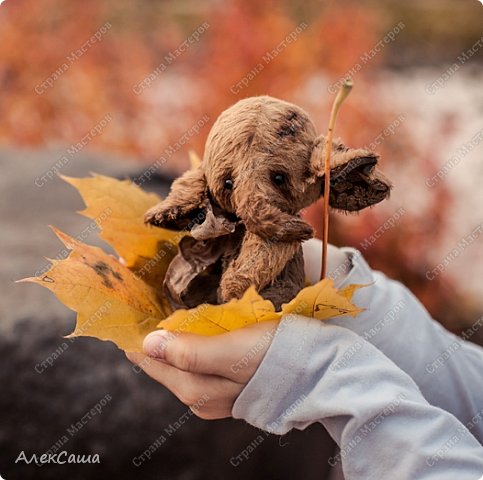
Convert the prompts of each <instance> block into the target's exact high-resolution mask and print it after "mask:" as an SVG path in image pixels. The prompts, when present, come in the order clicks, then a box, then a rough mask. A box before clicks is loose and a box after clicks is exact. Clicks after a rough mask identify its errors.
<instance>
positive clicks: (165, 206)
mask: <svg viewBox="0 0 483 480" xmlns="http://www.w3.org/2000/svg"><path fill="white" fill-rule="evenodd" d="M207 203H208V195H207V186H206V178H205V175H204V173H203V171H202V170H201V168H197V169H196V170H188V171H187V172H185V173H184V174H183V175H182V176H181V177H179V178H178V179H176V180H175V181H174V182H173V185H172V186H171V190H170V192H169V195H168V196H167V197H166V198H165V199H164V200H163V201H162V202H160V203H158V204H157V205H155V206H154V207H152V208H150V209H149V210H148V211H147V212H146V214H145V216H144V221H145V222H146V223H150V224H151V225H156V226H158V227H164V228H171V229H177V230H181V229H183V228H186V227H187V226H188V225H189V224H190V222H193V220H195V221H196V216H197V214H199V215H200V219H199V221H198V222H196V223H201V222H202V220H203V218H201V216H202V212H203V209H204V207H206V204H207Z"/></svg>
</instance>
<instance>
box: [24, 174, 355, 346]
mask: <svg viewBox="0 0 483 480" xmlns="http://www.w3.org/2000/svg"><path fill="white" fill-rule="evenodd" d="M63 178H64V179H65V180H66V181H68V182H69V183H70V184H71V185H73V186H74V187H76V188H77V189H78V190H79V192H80V193H81V195H82V197H83V199H84V202H85V204H86V209H85V210H84V211H83V212H82V213H83V214H84V215H86V216H88V217H89V218H93V219H95V220H96V219H97V218H100V216H101V215H102V213H103V212H106V211H107V212H110V213H109V215H108V216H107V217H105V218H103V221H102V223H101V222H100V223H101V225H100V227H101V237H102V238H103V239H105V240H106V241H107V242H108V243H109V244H110V245H112V246H113V248H114V249H115V250H116V252H117V253H119V254H120V255H121V256H122V257H123V258H124V259H125V260H126V262H125V263H126V265H124V264H123V263H122V262H120V261H119V260H118V259H117V258H115V257H113V256H111V255H108V254H107V253H105V252H103V251H102V250H101V249H100V248H97V247H92V246H89V245H86V244H83V243H82V242H80V241H77V240H75V239H73V238H71V237H69V236H68V235H66V234H64V233H62V232H59V231H57V230H55V229H54V231H55V233H56V234H57V236H58V237H59V238H60V239H61V241H62V242H63V243H64V244H65V245H66V247H67V248H69V249H70V250H71V253H70V255H69V256H68V257H67V258H66V259H64V260H60V261H57V260H52V266H51V268H50V269H49V270H48V271H47V272H46V273H45V274H44V275H41V276H39V277H34V278H28V279H24V280H23V281H31V282H35V283H38V284H40V285H42V286H44V287H47V288H48V289H50V290H51V291H52V292H53V293H54V294H55V295H56V296H57V297H58V298H59V300H60V301H61V302H63V303H64V304H65V305H66V306H68V307H69V308H71V309H72V310H74V311H76V312H77V314H78V315H77V325H76V328H75V330H74V332H73V333H72V334H71V335H70V336H93V337H98V338H100V339H102V340H111V341H113V342H114V343H116V345H118V347H119V348H121V349H123V350H126V351H141V349H142V341H143V339H144V337H145V336H146V335H147V334H148V333H150V332H151V331H153V330H155V329H157V328H163V329H166V330H170V331H177V332H190V333H197V334H202V335H217V334H220V333H224V332H227V331H231V330H236V329H238V328H243V327H246V326H248V325H251V324H254V323H258V322H263V321H267V320H280V319H281V318H282V316H283V315H287V314H293V313H298V314H300V315H306V316H310V317H314V318H317V319H320V320H324V319H327V318H332V317H336V316H341V315H352V316H355V315H357V313H359V312H360V311H361V310H362V309H359V308H358V307H356V306H355V305H353V304H352V302H351V300H352V295H353V294H354V292H355V291H356V290H357V289H358V288H360V287H361V286H360V285H349V286H347V287H344V288H343V289H341V290H337V289H336V288H335V287H334V284H333V282H332V281H331V280H328V279H325V280H322V281H320V282H319V283H317V284H315V285H312V286H309V287H307V288H304V289H303V290H301V291H300V292H299V294H298V295H297V296H296V297H295V298H294V299H293V300H292V301H290V302H289V303H287V304H284V305H282V309H281V311H279V312H276V311H275V308H274V306H273V304H272V302H270V301H269V300H265V299H264V298H263V297H261V296H260V295H259V294H258V293H257V291H256V290H255V288H254V287H251V288H249V289H248V290H247V291H246V292H245V294H244V295H243V297H242V298H241V299H240V300H232V301H230V302H228V303H226V304H223V305H208V304H203V305H199V306H198V307H196V308H193V309H189V310H187V309H180V310H177V311H175V312H173V310H172V308H171V306H170V304H169V302H168V300H167V298H166V297H165V296H164V295H163V294H162V292H163V289H162V283H163V279H164V273H165V271H166V268H167V266H168V264H169V262H170V261H171V259H172V258H173V256H174V255H175V253H176V252H177V244H178V243H179V240H180V239H181V238H182V237H183V235H185V234H186V232H172V231H169V230H163V229H157V228H151V227H147V226H145V225H144V222H143V215H144V212H145V211H146V210H147V209H148V208H150V207H151V206H153V205H154V204H155V203H157V202H158V201H159V198H158V197H157V196H156V195H153V194H149V193H145V192H143V191H142V190H141V189H140V188H139V187H138V186H136V185H134V184H133V183H131V182H128V181H120V180H116V179H113V178H109V177H104V176H102V175H94V176H93V177H90V178H82V179H73V178H67V177H63ZM165 243H168V244H170V245H171V249H170V251H169V254H162V255H161V254H160V252H164V249H163V247H164V246H165ZM146 267H150V268H149V269H146ZM143 270H147V271H146V272H145V271H143ZM153 271H154V272H155V273H154V274H153Z"/></svg>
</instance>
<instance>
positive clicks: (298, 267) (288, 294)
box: [260, 247, 305, 311]
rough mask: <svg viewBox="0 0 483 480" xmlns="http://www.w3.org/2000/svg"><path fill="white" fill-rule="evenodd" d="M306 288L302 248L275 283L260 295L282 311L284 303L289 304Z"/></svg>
mask: <svg viewBox="0 0 483 480" xmlns="http://www.w3.org/2000/svg"><path fill="white" fill-rule="evenodd" d="M304 286H305V273H304V255H303V252H302V247H300V249H299V251H298V252H297V253H296V254H295V255H294V257H293V258H292V259H291V260H289V262H288V263H287V265H286V267H285V268H284V269H283V270H282V272H281V273H280V275H279V276H278V277H277V278H276V279H275V281H274V282H273V283H271V284H269V285H267V286H266V287H265V288H264V289H263V290H261V291H260V295H261V296H262V297H263V298H265V299H266V300H270V301H271V302H272V303H273V305H274V306H275V309H276V310H277V311H280V308H281V306H282V304H283V303H288V302H289V301H290V300H292V299H293V298H295V296H296V295H297V293H299V292H300V290H302V288H304Z"/></svg>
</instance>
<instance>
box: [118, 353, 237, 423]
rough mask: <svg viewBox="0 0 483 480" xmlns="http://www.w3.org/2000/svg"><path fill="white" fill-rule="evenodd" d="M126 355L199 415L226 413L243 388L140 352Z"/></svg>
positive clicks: (220, 414)
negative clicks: (174, 365)
mask: <svg viewBox="0 0 483 480" xmlns="http://www.w3.org/2000/svg"><path fill="white" fill-rule="evenodd" d="M126 356H127V358H128V359H129V360H130V361H131V362H133V363H135V364H136V365H138V366H139V368H141V369H142V370H143V371H144V372H145V373H146V374H147V375H149V376H150V377H151V378H152V379H153V380H156V381H157V382H159V383H161V384H162V385H164V386H165V387H166V388H168V389H169V390H170V391H171V392H173V393H174V394H175V395H176V396H177V397H178V398H179V399H180V400H181V402H183V403H184V404H185V405H187V406H189V407H190V408H191V410H192V411H193V412H194V413H195V414H196V415H197V416H199V417H201V418H205V419H214V418H224V417H228V416H230V415H231V409H232V406H233V403H234V401H235V399H236V398H237V396H238V395H239V394H240V392H241V390H242V389H243V386H242V385H239V384H237V383H234V382H232V381H230V380H228V379H226V378H222V377H217V376H214V375H203V374H198V373H192V372H185V371H183V370H180V369H178V368H176V367H173V366H172V365H169V364H167V363H164V362H162V361H159V360H156V359H154V358H151V357H147V356H146V355H143V354H142V353H127V354H126Z"/></svg>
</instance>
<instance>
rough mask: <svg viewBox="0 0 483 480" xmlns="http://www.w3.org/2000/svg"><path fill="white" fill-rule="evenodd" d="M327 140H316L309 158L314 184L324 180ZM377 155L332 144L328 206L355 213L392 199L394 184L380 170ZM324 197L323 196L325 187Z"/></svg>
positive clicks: (320, 138)
mask: <svg viewBox="0 0 483 480" xmlns="http://www.w3.org/2000/svg"><path fill="white" fill-rule="evenodd" d="M324 147H325V137H323V136H319V137H317V138H316V140H315V143H314V148H313V150H312V155H311V158H310V171H311V175H312V177H311V180H312V181H316V180H317V179H318V178H323V176H324V160H325V155H324V151H325V148H324ZM378 158H379V157H378V155H376V154H375V153H373V152H369V151H368V150H365V149H363V148H357V149H352V148H348V147H346V146H345V145H343V144H342V143H340V142H339V141H336V142H334V143H333V144H332V151H331V158H330V165H331V167H330V194H329V195H330V197H329V205H330V206H331V207H332V208H337V209H338V210H344V211H346V212H355V211H358V210H362V209H363V208H366V207H370V206H371V205H375V204H376V203H379V202H381V201H382V200H384V199H386V198H388V197H389V193H390V190H391V182H390V181H389V180H388V179H387V178H386V177H385V176H384V175H383V174H382V173H381V172H379V171H378V170H377V168H376V165H377V160H378ZM321 195H324V186H323V185H322V190H321Z"/></svg>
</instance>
